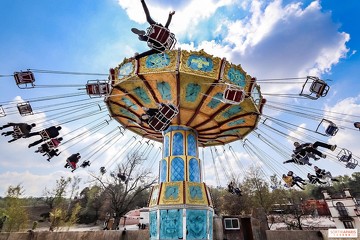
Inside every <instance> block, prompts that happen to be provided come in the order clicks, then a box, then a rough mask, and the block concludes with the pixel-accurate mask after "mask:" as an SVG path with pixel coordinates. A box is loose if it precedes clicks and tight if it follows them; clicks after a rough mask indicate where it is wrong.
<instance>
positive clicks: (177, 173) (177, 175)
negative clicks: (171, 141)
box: [171, 157, 185, 182]
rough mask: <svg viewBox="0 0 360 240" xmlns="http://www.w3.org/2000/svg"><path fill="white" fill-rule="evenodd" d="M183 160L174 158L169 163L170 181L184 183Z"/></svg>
mask: <svg viewBox="0 0 360 240" xmlns="http://www.w3.org/2000/svg"><path fill="white" fill-rule="evenodd" d="M184 175H185V173H184V160H183V159H181V158H179V157H176V158H174V159H173V160H172V161H171V181H172V182H175V181H184V180H185V176H184Z"/></svg>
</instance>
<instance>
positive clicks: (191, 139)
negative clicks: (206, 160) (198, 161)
mask: <svg viewBox="0 0 360 240" xmlns="http://www.w3.org/2000/svg"><path fill="white" fill-rule="evenodd" d="M196 150H197V147H196V140H195V136H194V135H193V134H189V135H188V136H187V155H190V156H194V157H197V154H196V153H197V151H196Z"/></svg>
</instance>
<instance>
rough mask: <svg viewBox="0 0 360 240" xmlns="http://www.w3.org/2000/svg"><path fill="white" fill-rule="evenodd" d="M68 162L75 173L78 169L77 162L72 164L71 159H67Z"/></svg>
mask: <svg viewBox="0 0 360 240" xmlns="http://www.w3.org/2000/svg"><path fill="white" fill-rule="evenodd" d="M66 162H67V164H68V166H69V167H70V168H71V169H72V170H73V171H74V170H75V169H76V162H71V161H69V159H66Z"/></svg>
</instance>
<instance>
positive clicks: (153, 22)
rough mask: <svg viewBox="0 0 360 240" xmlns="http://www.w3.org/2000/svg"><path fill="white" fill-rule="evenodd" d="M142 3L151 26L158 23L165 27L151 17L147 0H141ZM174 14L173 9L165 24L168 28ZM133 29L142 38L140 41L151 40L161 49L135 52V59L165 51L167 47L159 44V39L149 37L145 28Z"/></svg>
mask: <svg viewBox="0 0 360 240" xmlns="http://www.w3.org/2000/svg"><path fill="white" fill-rule="evenodd" d="M141 4H142V6H143V9H144V12H145V15H146V20H147V22H148V23H149V24H150V25H151V26H153V25H157V26H161V27H163V25H162V24H160V23H157V22H155V21H154V20H153V19H152V18H151V16H150V12H149V9H148V8H147V6H146V3H145V0H141ZM174 14H175V11H171V12H170V13H169V16H168V20H167V22H166V24H165V26H164V27H165V28H167V29H168V27H169V25H170V22H171V19H172V16H173V15H174ZM131 31H132V32H133V33H135V34H137V35H138V36H139V40H140V41H145V42H147V41H149V42H151V43H153V44H154V45H155V46H156V48H158V49H159V50H157V49H150V50H148V51H146V52H143V53H141V54H135V59H139V58H142V57H145V56H148V55H151V54H154V53H160V52H161V51H164V50H165V48H164V47H163V46H161V45H159V43H158V42H157V41H153V40H152V39H151V38H149V37H148V36H147V35H146V32H145V31H144V30H139V29H137V28H132V29H131Z"/></svg>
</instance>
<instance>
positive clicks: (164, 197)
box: [149, 126, 214, 240]
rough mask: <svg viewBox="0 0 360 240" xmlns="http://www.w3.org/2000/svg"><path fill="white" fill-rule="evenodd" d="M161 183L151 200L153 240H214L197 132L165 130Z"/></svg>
mask: <svg viewBox="0 0 360 240" xmlns="http://www.w3.org/2000/svg"><path fill="white" fill-rule="evenodd" d="M163 134H164V142H163V155H162V159H161V160H160V164H159V184H158V185H155V186H153V188H152V191H151V197H150V201H149V208H150V216H149V217H150V239H167V240H172V239H188V240H190V239H208V240H212V239H213V234H212V232H213V224H212V222H213V213H214V210H213V207H212V202H211V197H210V193H209V190H208V187H207V186H206V185H205V183H203V182H202V176H201V161H200V159H199V158H198V155H199V154H198V139H197V133H196V132H195V131H194V130H193V129H191V128H188V127H184V126H170V127H169V128H168V129H167V130H165V131H164V133H163Z"/></svg>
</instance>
